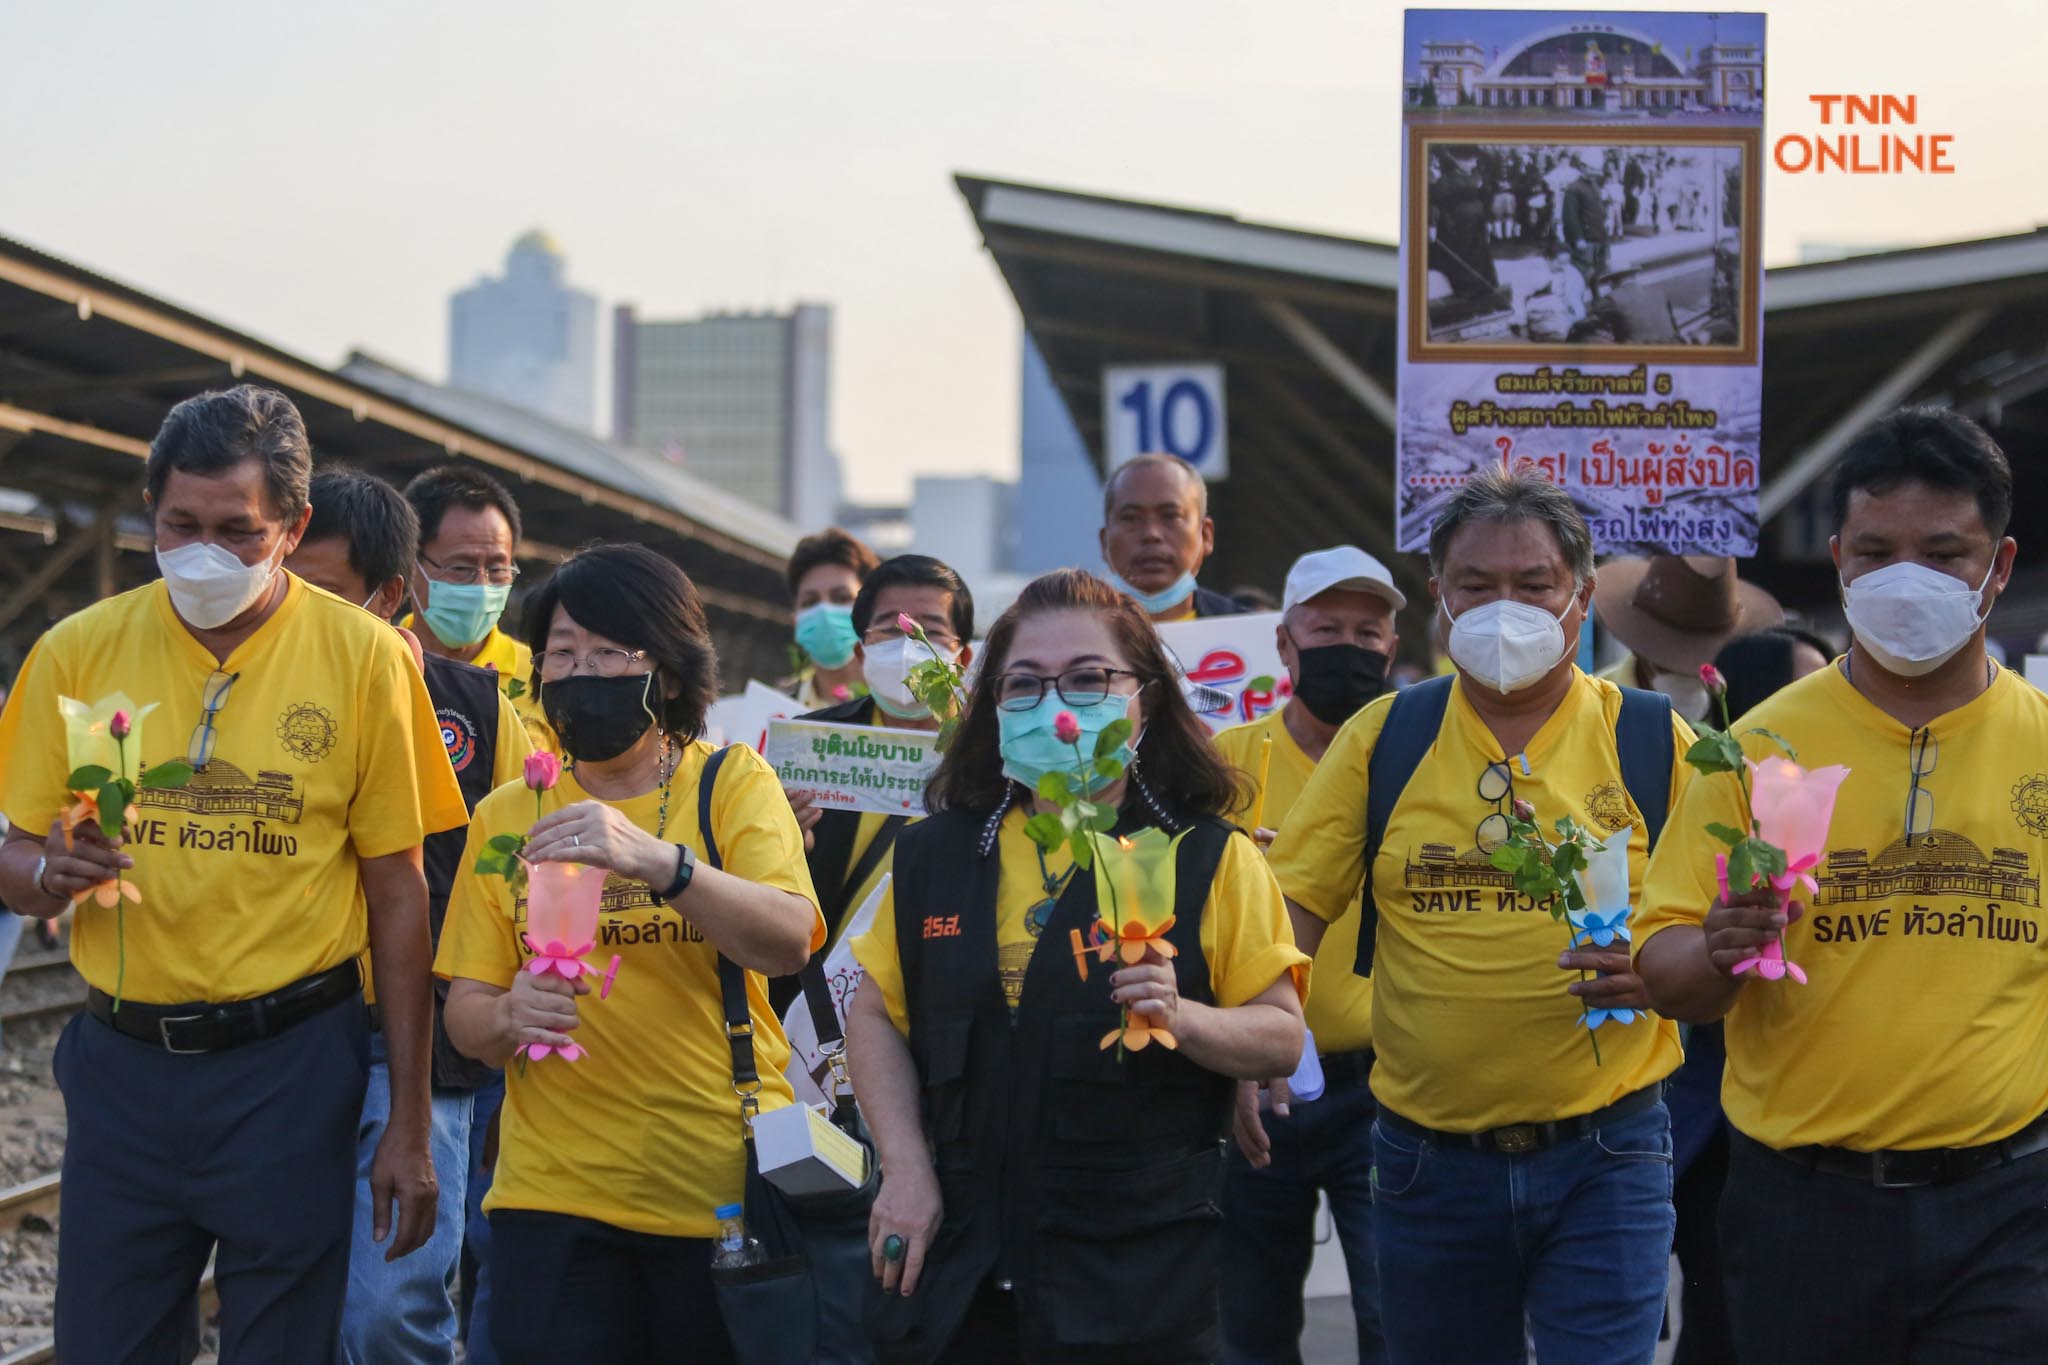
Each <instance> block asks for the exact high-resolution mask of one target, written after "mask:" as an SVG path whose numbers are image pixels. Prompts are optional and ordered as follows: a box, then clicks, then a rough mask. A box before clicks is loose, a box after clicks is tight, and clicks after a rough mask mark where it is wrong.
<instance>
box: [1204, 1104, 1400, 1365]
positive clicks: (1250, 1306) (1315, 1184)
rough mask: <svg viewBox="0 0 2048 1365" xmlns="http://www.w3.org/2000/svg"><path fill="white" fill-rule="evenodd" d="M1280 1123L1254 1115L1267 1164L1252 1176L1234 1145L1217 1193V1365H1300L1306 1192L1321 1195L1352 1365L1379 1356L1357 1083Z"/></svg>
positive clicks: (1309, 1204) (1308, 1223)
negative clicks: (1345, 1286) (1340, 1280)
mask: <svg viewBox="0 0 2048 1365" xmlns="http://www.w3.org/2000/svg"><path fill="white" fill-rule="evenodd" d="M1292 1109H1293V1112H1292V1113H1291V1114H1290V1115H1289V1116H1288V1117H1286V1118H1276V1117H1275V1116H1273V1115H1272V1114H1270V1113H1268V1114H1263V1115H1261V1116H1260V1117H1261V1119H1262V1120H1263V1122H1264V1123H1265V1125H1266V1135H1267V1136H1268V1137H1269V1138H1271V1139H1272V1143H1273V1161H1272V1164H1271V1165H1269V1166H1267V1167H1266V1169H1264V1170H1263V1171H1255V1170H1253V1169H1252V1165H1251V1163H1250V1162H1249V1161H1246V1160H1245V1159H1244V1155H1243V1154H1242V1153H1241V1152H1239V1151H1238V1150H1237V1149H1236V1147H1235V1146H1233V1147H1232V1148H1231V1152H1230V1175H1229V1179H1228V1183H1227V1184H1226V1186H1225V1189H1224V1200H1223V1210H1224V1224H1223V1282H1222V1301H1223V1355H1222V1359H1223V1361H1224V1365H1301V1328H1302V1316H1303V1312H1302V1300H1301V1290H1302V1284H1303V1282H1304V1281H1305V1280H1306V1279H1307V1278H1308V1268H1309V1261H1310V1259H1311V1257H1312V1256H1313V1255H1314V1253H1315V1218H1316V1195H1317V1192H1318V1191H1327V1192H1328V1194H1329V1196H1330V1215H1331V1218H1332V1219H1333V1220H1334V1221H1335V1222H1336V1224H1337V1238H1338V1240H1339V1241H1340V1242H1342V1243H1343V1245H1344V1266H1345V1270H1346V1271H1347V1272H1348V1273H1349V1275H1350V1277H1351V1311H1352V1313H1353V1315H1354V1316H1355V1317H1356V1318H1357V1320H1358V1359H1359V1362H1360V1365H1380V1362H1382V1361H1383V1360H1385V1359H1386V1349H1385V1344H1384V1343H1383V1342H1382V1341H1381V1340H1380V1291H1379V1274H1378V1271H1377V1268H1376V1267H1375V1266H1374V1264H1373V1246H1372V1216H1373V1213H1372V1121H1373V1113H1374V1109H1373V1102H1372V1089H1371V1086H1370V1085H1369V1084H1368V1083H1367V1081H1366V1078H1365V1077H1363V1076H1360V1077H1358V1078H1356V1079H1354V1080H1347V1081H1345V1082H1343V1083H1342V1084H1341V1085H1335V1084H1333V1085H1331V1086H1330V1087H1329V1089H1327V1090H1325V1091H1324V1092H1323V1094H1322V1097H1321V1098H1320V1099H1316V1100H1312V1101H1310V1102H1309V1103H1307V1104H1303V1103H1301V1102H1299V1101H1296V1102H1295V1104H1294V1105H1293V1106H1292Z"/></svg>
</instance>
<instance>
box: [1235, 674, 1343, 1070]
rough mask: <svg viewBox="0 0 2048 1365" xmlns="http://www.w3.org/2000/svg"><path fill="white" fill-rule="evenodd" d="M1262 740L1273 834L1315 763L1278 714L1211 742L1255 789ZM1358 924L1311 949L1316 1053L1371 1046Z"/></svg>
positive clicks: (1334, 931)
mask: <svg viewBox="0 0 2048 1365" xmlns="http://www.w3.org/2000/svg"><path fill="white" fill-rule="evenodd" d="M1283 709H1284V708H1283ZM1268 735H1271V736H1272V737H1273V751H1272V752H1273V756H1272V759H1271V760H1270V762H1269V763H1268V764H1267V767H1266V807H1265V810H1264V811H1263V812H1262V813H1261V814H1262V818H1263V822H1264V824H1265V826H1266V828H1268V829H1279V828H1280V826H1281V822H1282V821H1284V820H1285V819H1286V818H1287V813H1288V812H1289V811H1291V810H1293V809H1294V803H1295V802H1296V801H1297V800H1299V799H1300V797H1301V789H1302V788H1303V787H1305V786H1307V785H1308V780H1309V778H1311V777H1313V776H1314V775H1315V771H1316V763H1315V760H1314V759H1312V758H1310V757H1309V756H1308V755H1307V754H1305V753H1303V752H1302V751H1301V746H1300V745H1299V744H1297V743H1295V742H1294V736H1293V735H1291V734H1289V733H1288V732H1287V723H1286V722H1285V721H1284V720H1282V719H1281V713H1280V711H1272V712H1269V713H1267V714H1266V715H1264V716H1261V717H1260V718H1259V719H1257V720H1255V721H1253V722H1252V723H1251V724H1249V725H1239V726H1236V727H1234V728H1232V729H1229V730H1225V731H1224V732H1223V733H1222V734H1220V735H1218V736H1216V747H1217V748H1218V749H1220V750H1221V751H1222V753H1223V757H1224V758H1225V759H1227V760H1228V761H1229V762H1230V765H1231V766H1232V767H1234V768H1236V769H1237V770H1238V771H1240V772H1242V773H1243V774H1244V775H1245V776H1246V777H1247V778H1248V779H1250V780H1251V781H1252V782H1253V783H1256V782H1257V781H1258V778H1259V747H1260V743H1261V741H1263V740H1264V739H1265V737H1266V736H1268ZM1244 819H1245V820H1250V819H1251V812H1250V811H1245V812H1244ZM1361 922H1362V917H1361V916H1358V915H1345V916H1344V917H1343V918H1341V919H1339V920H1338V921H1337V922H1336V923H1335V924H1332V925H1331V926H1330V931H1329V932H1328V933H1326V934H1324V935H1323V941H1322V944H1321V945H1320V946H1319V947H1317V949H1316V958H1315V973H1314V978H1313V979H1314V981H1315V989H1314V990H1312V991H1310V992H1309V997H1308V1005H1307V1007H1306V1013H1307V1016H1308V1029H1309V1032H1310V1033H1312V1034H1314V1035H1315V1040H1316V1050H1317V1051H1318V1052H1324V1053H1337V1052H1362V1051H1364V1050H1365V1049H1367V1048H1369V1047H1371V1046H1372V981H1371V979H1370V978H1368V977H1362V976H1360V975H1359V974H1358V973H1357V972H1356V971H1355V970H1353V968H1354V967H1355V966H1356V964H1357V962H1358V926H1359V924H1360V923H1361Z"/></svg>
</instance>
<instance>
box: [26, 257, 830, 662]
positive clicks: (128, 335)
mask: <svg viewBox="0 0 2048 1365" xmlns="http://www.w3.org/2000/svg"><path fill="white" fill-rule="evenodd" d="M241 382H249V383H259V384H266V385H270V386H272V387H275V388H278V389H281V390H283V391H284V392H285V393H286V394H287V395H289V396H290V397H291V399H292V400H293V402H295V403H296V404H297V405H298V407H299V409H300V411H301V412H302V413H303V414H304V415H305V418H306V424H307V429H308V431H309V433H310V434H311V437H312V441H313V448H314V453H315V458H316V460H317V461H323V462H324V461H338V462H342V463H346V464H350V465H353V466H356V467H359V468H363V469H366V470H369V471H371V472H374V473H377V474H381V475H383V476H384V477H386V478H389V479H391V480H393V481H394V482H397V483H399V484H403V483H404V482H405V481H406V480H407V479H409V478H411V477H412V476H413V475H414V474H416V473H418V472H420V471H421V470H423V469H426V468H428V467H430V466H432V465H436V464H441V463H447V462H455V463H468V464H474V465H476V466H478V467H479V468H481V469H483V470H485V471H486V472H489V473H491V474H492V475H494V476H495V477H497V478H499V479H500V480H502V481H503V482H505V483H506V485H507V486H508V487H509V488H510V489H511V491H512V494H513V496H514V497H515V498H517V499H518V500H519V504H520V508H521V513H522V516H523V519H524V521H525V523H526V530H527V536H528V539H527V541H526V543H524V544H522V545H521V546H520V549H519V553H520V556H521V558H522V559H524V560H527V561H530V562H532V563H534V564H537V565H545V564H548V563H552V562H555V561H558V560H560V559H561V558H562V557H563V556H565V555H566V554H567V553H568V552H569V551H570V550H572V549H573V548H574V547H576V546H577V545H580V544H583V543H585V542H588V541H592V540H627V541H635V542H638V543H640V544H644V545H648V546H650V547H652V548H654V549H656V550H659V551H660V552H662V553H664V554H666V555H669V556H670V557H672V558H674V559H675V560H676V561H677V562H678V563H679V564H681V565H682V567H683V568H684V569H685V571H687V572H688V573H689V574H690V576H691V578H692V580H693V581H695V582H696V584H697V585H698V587H699V589H700V590H701V591H702V593H703V595H704V598H705V601H706V605H707V607H708V608H709V609H710V611H711V612H712V616H713V628H714V632H715V633H717V634H719V637H720V640H721V643H722V644H727V646H728V650H729V651H732V652H736V653H737V654H739V655H742V656H743V655H745V654H747V653H749V652H751V651H752V650H753V649H755V648H758V649H759V650H760V651H761V654H762V657H761V659H760V660H758V661H755V662H753V663H746V662H745V661H744V660H743V659H735V660H734V661H733V662H734V663H735V664H742V665H743V666H746V667H753V666H760V667H770V666H772V663H771V662H770V661H771V660H772V661H773V662H780V660H781V654H780V650H781V648H782V643H783V642H784V641H785V640H786V637H787V630H788V621H789V615H790V613H789V603H788V594H787V591H786V589H785V588H784V586H783V581H782V567H783V564H784V561H785V560H786V559H787V557H788V554H789V551H790V549H791V548H792V547H793V546H794V545H795V543H796V540H797V538H798V531H797V528H796V527H795V526H794V525H792V524H791V523H789V522H787V521H784V520H783V519H782V518H780V517H776V516H773V515H771V514H769V513H767V512H765V511H762V510H760V509H758V508H755V507H753V506H752V505H751V504H747V503H745V502H742V501H740V500H739V499H737V498H734V497H732V496H731V495H729V494H726V493H723V492H721V491H720V490H718V489H715V488H712V487H710V486H709V485H707V484H704V483H703V482H702V481H700V480H697V479H694V478H691V477H690V476H689V475H688V474H686V473H685V472H684V471H682V470H680V469H677V468H675V467H673V466H670V465H667V464H666V463H664V462H662V461H660V460H657V459H655V458H653V457H649V456H645V455H641V454H639V453H637V452H632V451H627V450H625V449H623V448H621V447H617V446H613V445H611V444H609V443H607V442H604V441H601V440H598V439H596V438H594V437H591V436H588V435H586V434H583V433H578V432H574V431H570V430H568V429H566V428H562V427H558V426H555V425H553V424H552V423H549V422H547V421H546V420H545V419H543V418H539V417H535V416H532V415H530V414H527V413H524V412H522V411H520V410H518V409H516V408H512V407H509V406H507V405H505V404H501V403H496V402H493V401H492V400H490V399H487V398H481V397H477V396H474V395H469V394H465V393H461V392H459V391H455V390H451V389H447V388H444V387H441V386H439V385H435V384H432V383H429V382H427V381H425V380H422V379H420V378H418V377H417V376H413V375H409V374H406V373H405V372H403V371H401V370H399V369H397V368H395V367H393V366H390V365H388V364H384V363H382V362H379V361H376V360H374V359H372V358H370V357H368V356H364V355H361V354H358V355H356V356H354V357H352V358H351V360H350V362H349V363H348V364H347V365H345V366H343V367H342V368H341V369H340V370H329V369H327V368H324V367H322V366H320V365H317V364H315V363H313V362H310V361H307V360H304V359H301V358H299V357H297V356H295V355H292V354H291V353H289V352H287V351H285V350H283V349H281V348H279V347H277V346H273V345H271V344H269V343H267V342H264V341H261V340H259V339H257V338H254V337H251V336H249V335H247V334H246V333H243V332H240V331H237V330H234V329H232V328H230V327H228V326H226V325H224V324H222V323H220V322H218V321H215V320H213V319H209V318H206V317H202V316H200V315H198V314H196V313H193V312H191V311H189V310H187V309H184V308H181V307H178V306H177V305H174V304H171V303H168V302H166V301H164V300H162V299H159V298H155V297H152V296H150V295H149V294H147V293H144V292H143V291H142V290H140V289H137V288H135V287H133V286H130V285H127V284H124V283H121V282H119V281H116V280H112V279H109V278H107V277H105V276H103V275H99V274H96V273H94V272H92V271H89V270H86V269H84V268H83V267H80V266H78V265H75V264H73V263H71V262H68V261H64V260H61V259H59V258H57V257H54V256H51V255H49V254H47V253H45V252H42V251H39V250H36V249H35V248H33V247H29V246H25V245H22V244H21V243H18V242H13V241H9V240H6V239H4V238H0V655H5V656H6V657H5V658H4V659H0V662H8V663H11V662H12V661H13V660H15V659H18V658H19V655H20V652H21V649H22V648H23V647H24V646H25V643H26V641H27V640H30V639H33V638H34V636H35V635H36V634H37V633H39V632H40V631H41V630H42V629H43V628H44V627H45V626H46V625H47V624H48V622H49V621H51V620H53V619H55V618H57V617H59V616H62V615H64V614H65V613H66V612H69V611H73V610H76V609H77V608H79V607H80V606H83V605H85V604H87V603H89V602H91V601H93V600H96V599H97V598H98V597H101V596H104V595H107V594H108V593H111V592H115V591H119V590H121V589H123V588H126V587H129V586H133V585H134V584H136V583H140V582H143V581H145V580H147V579H148V578H151V577H153V576H154V574H155V566H154V564H153V563H152V562H151V561H150V559H149V555H148V552H149V549H150V543H151V542H150V537H149V532H148V526H147V524H146V523H145V522H144V520H143V519H142V503H141V496H140V495H141V489H142V475H143V461H144V459H145V458H146V457H147V454H148V449H149V440H150V437H151V436H152V435H153V434H154V433H155V431H156V428H157V426H158V424H159V423H160V422H161V421H162V420H163V416H164V414H165V413H166V412H167V411H168V410H169V409H170V408H171V406H172V405H173V404H175V403H176V402H178V401H179V400H180V399H183V398H186V397H189V396H190V395H191V394H194V393H197V392H199V391H201V390H203V389H207V388H218V387H222V386H225V385H230V384H235V383H241ZM771 642H772V643H771ZM735 647H737V648H736V649H735Z"/></svg>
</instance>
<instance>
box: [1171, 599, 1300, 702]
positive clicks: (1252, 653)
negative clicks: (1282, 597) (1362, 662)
mask: <svg viewBox="0 0 2048 1365" xmlns="http://www.w3.org/2000/svg"><path fill="white" fill-rule="evenodd" d="M1279 624H1280V613H1279V612H1277V611H1264V612H1257V613H1254V614H1252V615H1249V616H1208V617H1202V618H1199V619H1197V620H1193V621H1170V622H1168V623H1167V624H1165V625H1162V626H1160V627H1159V641H1160V643H1161V644H1163V645H1165V646H1166V651H1167V653H1168V654H1169V655H1171V656H1172V657H1173V658H1174V660H1175V661H1176V662H1178V663H1179V664H1180V667H1181V671H1182V673H1183V674H1184V675H1185V676H1186V678H1187V680H1188V681H1189V682H1190V683H1192V684H1193V687H1192V688H1190V689H1189V695H1188V704H1189V705H1190V706H1192V707H1194V708H1195V714H1196V715H1198V716H1200V717H1201V718H1202V721H1203V723H1204V724H1206V725H1207V726H1208V727H1209V728H1210V729H1211V730H1228V729H1229V728H1230V727H1231V726H1233V725H1243V724H1244V723H1245V722H1247V721H1253V720H1257V719H1258V718H1259V717H1260V716H1263V715H1265V714H1266V713H1267V712H1268V711H1271V710H1273V709H1274V708H1275V707H1277V706H1279V705H1280V704H1281V703H1282V702H1285V701H1286V700H1287V699H1288V698H1289V697H1290V696H1292V695H1294V688H1293V685H1292V684H1291V683H1289V682H1288V679H1287V669H1286V666H1285V665H1283V664H1282V663H1281V662H1280V646H1279V644H1278V637H1277V636H1276V635H1275V633H1274V632H1275V630H1276V629H1277V627H1278V626H1279Z"/></svg>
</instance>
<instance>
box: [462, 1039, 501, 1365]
mask: <svg viewBox="0 0 2048 1365" xmlns="http://www.w3.org/2000/svg"><path fill="white" fill-rule="evenodd" d="M504 1103H505V1078H504V1077H503V1076H500V1077H498V1078H497V1079H496V1080H494V1081H492V1082H491V1083H490V1084H489V1085H486V1086H484V1087H482V1088H481V1089H479V1090H478V1091H477V1092H476V1113H475V1116H474V1117H473V1118H472V1119H471V1120H470V1128H469V1207H468V1210H467V1218H468V1230H467V1233H466V1235H467V1237H468V1239H469V1254H470V1258H471V1260H472V1261H473V1262H474V1263H475V1278H474V1280H472V1282H471V1286H470V1287H471V1293H470V1296H469V1333H468V1335H467V1336H465V1337H464V1338H463V1346H464V1349H465V1350H466V1351H467V1352H468V1359H469V1365H498V1348H497V1347H496V1346H495V1345H493V1344H492V1342H491V1222H490V1219H488V1218H486V1217H484V1196H485V1195H486V1194H489V1193H490V1190H491V1173H490V1172H489V1171H487V1170H485V1169H484V1135H485V1134H487V1133H489V1132H490V1131H491V1120H492V1118H494V1117H496V1115H497V1112H498V1110H499V1108H500V1107H501V1106H502V1105H503V1104H504Z"/></svg>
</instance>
